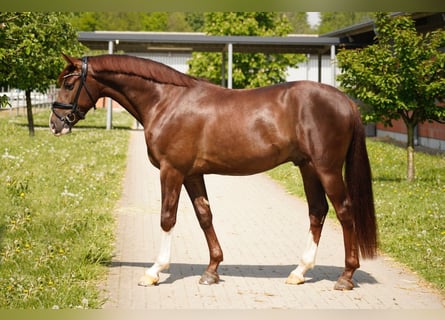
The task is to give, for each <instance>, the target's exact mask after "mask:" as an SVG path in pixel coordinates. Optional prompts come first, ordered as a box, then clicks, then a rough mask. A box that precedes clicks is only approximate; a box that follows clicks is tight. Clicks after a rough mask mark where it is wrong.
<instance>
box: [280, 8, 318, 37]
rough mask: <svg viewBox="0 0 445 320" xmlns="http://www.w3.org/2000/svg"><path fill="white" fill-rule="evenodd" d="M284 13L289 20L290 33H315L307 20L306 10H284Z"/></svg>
mask: <svg viewBox="0 0 445 320" xmlns="http://www.w3.org/2000/svg"><path fill="white" fill-rule="evenodd" d="M284 15H285V16H286V18H287V19H288V20H289V23H290V25H291V27H292V29H291V30H290V33H295V34H311V33H316V30H315V29H312V28H311V26H310V25H309V22H308V21H307V13H306V12H284Z"/></svg>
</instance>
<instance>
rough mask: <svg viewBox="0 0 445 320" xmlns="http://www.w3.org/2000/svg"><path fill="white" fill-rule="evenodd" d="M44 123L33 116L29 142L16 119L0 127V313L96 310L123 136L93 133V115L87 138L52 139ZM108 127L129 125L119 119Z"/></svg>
mask: <svg viewBox="0 0 445 320" xmlns="http://www.w3.org/2000/svg"><path fill="white" fill-rule="evenodd" d="M48 115H49V114H48V112H45V111H43V112H41V113H39V114H37V115H36V119H35V122H36V125H37V127H38V128H42V130H40V129H39V130H37V131H36V136H35V137H34V138H29V137H28V130H27V128H26V126H25V122H26V119H25V118H24V117H14V118H5V119H0V137H1V138H0V139H1V144H0V203H1V204H2V205H1V206H0V308H97V307H99V306H100V305H101V303H102V301H100V294H99V289H98V287H97V283H98V281H99V280H100V279H102V278H103V276H104V275H105V273H106V270H107V268H106V266H107V264H108V263H109V262H110V260H111V254H112V242H113V233H114V220H113V214H112V213H113V209H114V206H115V203H116V201H117V200H118V199H119V197H120V193H121V182H122V177H123V173H124V169H125V162H126V152H127V146H128V139H129V131H128V130H111V131H107V130H104V129H101V128H99V127H100V126H102V127H103V126H104V124H105V122H104V119H105V112H104V110H97V111H96V112H92V113H89V114H88V116H87V120H85V121H84V122H83V123H82V125H84V126H85V125H90V126H91V125H92V127H91V128H88V130H76V128H74V129H73V133H72V134H70V135H66V136H63V137H54V136H53V135H52V134H51V133H50V131H49V129H48V128H47V126H48ZM113 122H114V124H115V126H116V127H118V128H121V129H124V128H129V127H130V126H131V124H132V122H133V120H132V119H131V117H130V116H129V115H128V114H127V113H124V112H119V113H115V114H114V119H113Z"/></svg>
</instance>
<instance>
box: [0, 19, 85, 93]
mask: <svg viewBox="0 0 445 320" xmlns="http://www.w3.org/2000/svg"><path fill="white" fill-rule="evenodd" d="M68 16H69V15H68V14H65V13H57V12H51V13H43V12H1V13H0V24H4V27H3V28H2V33H3V36H0V41H1V42H0V59H1V62H0V71H1V72H2V76H3V77H4V78H3V79H2V81H3V82H6V83H7V84H9V85H10V86H11V87H13V88H18V89H22V90H29V91H33V90H37V91H41V92H44V91H45V90H46V89H48V87H49V85H50V84H52V83H55V80H56V79H57V76H58V75H59V72H60V70H62V69H63V67H64V62H63V59H62V57H61V53H62V52H64V53H67V54H74V55H77V54H80V53H81V52H82V47H81V46H80V44H79V42H78V41H77V33H76V32H75V31H74V29H73V28H72V27H71V26H70V24H69V23H68V22H67V17H68Z"/></svg>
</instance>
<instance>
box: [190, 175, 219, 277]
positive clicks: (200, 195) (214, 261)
mask: <svg viewBox="0 0 445 320" xmlns="http://www.w3.org/2000/svg"><path fill="white" fill-rule="evenodd" d="M184 186H185V188H186V190H187V193H188V194H189V197H190V200H191V201H192V203H193V207H194V209H195V213H196V216H197V218H198V221H199V224H200V226H201V228H202V230H203V231H204V234H205V237H206V240H207V245H208V247H209V253H210V263H209V265H208V267H207V269H206V271H205V272H204V274H203V275H202V276H201V279H200V280H199V283H200V284H214V283H218V282H219V275H218V272H217V269H218V266H219V264H220V263H221V261H222V260H223V252H222V250H221V247H220V245H219V242H218V238H217V237H216V233H215V230H214V229H213V223H212V213H211V211H210V205H209V201H208V197H207V192H206V187H205V184H204V177H203V176H202V175H198V176H192V177H188V178H186V179H185V181H184Z"/></svg>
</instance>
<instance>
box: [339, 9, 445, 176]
mask: <svg viewBox="0 0 445 320" xmlns="http://www.w3.org/2000/svg"><path fill="white" fill-rule="evenodd" d="M375 26H376V27H375V28H376V34H377V35H376V41H377V43H376V44H373V45H370V46H368V47H366V48H363V49H357V50H342V51H341V52H339V54H338V55H337V59H338V65H339V67H340V68H341V69H342V74H341V75H339V77H338V79H339V81H340V82H341V86H342V87H343V88H344V90H345V91H346V92H347V93H348V94H350V95H351V96H353V97H355V98H357V99H358V100H360V101H362V102H363V103H365V104H367V105H368V106H369V108H362V113H363V119H364V121H365V122H382V123H384V124H385V125H391V121H392V120H397V119H400V118H401V119H402V120H403V122H404V124H405V126H406V129H407V155H408V162H407V179H408V181H412V180H414V178H415V169H414V128H415V127H416V125H417V124H419V123H423V122H426V121H439V122H442V121H445V108H443V107H440V106H439V105H438V102H439V101H444V98H445V53H444V52H443V48H444V47H445V32H444V31H442V30H437V31H434V32H431V33H427V34H418V33H417V31H416V28H415V25H414V21H413V19H411V18H410V17H409V16H396V17H394V18H391V17H389V16H388V15H387V14H384V13H378V14H376V20H375ZM441 48H442V49H441Z"/></svg>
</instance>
